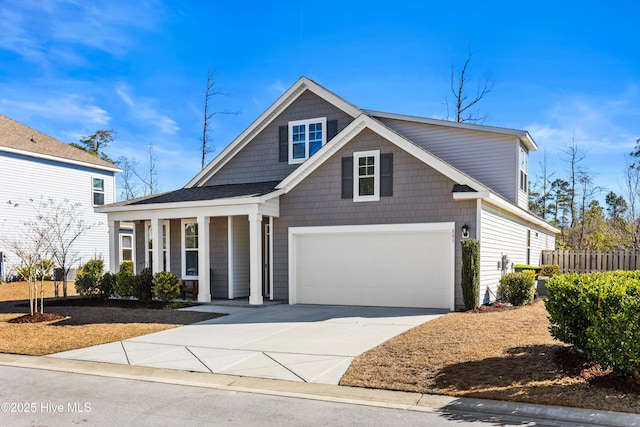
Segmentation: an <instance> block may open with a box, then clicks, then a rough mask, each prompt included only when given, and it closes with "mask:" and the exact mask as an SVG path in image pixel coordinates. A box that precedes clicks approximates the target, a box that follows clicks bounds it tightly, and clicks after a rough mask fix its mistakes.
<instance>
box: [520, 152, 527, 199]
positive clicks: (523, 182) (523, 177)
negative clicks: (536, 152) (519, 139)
mask: <svg viewBox="0 0 640 427" xmlns="http://www.w3.org/2000/svg"><path fill="white" fill-rule="evenodd" d="M520 191H524V192H525V193H526V192H528V191H529V153H527V150H525V149H524V148H522V147H520Z"/></svg>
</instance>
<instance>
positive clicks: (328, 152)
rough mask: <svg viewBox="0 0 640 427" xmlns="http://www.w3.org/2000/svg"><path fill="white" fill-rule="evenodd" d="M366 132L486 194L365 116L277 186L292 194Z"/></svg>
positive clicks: (449, 168)
mask: <svg viewBox="0 0 640 427" xmlns="http://www.w3.org/2000/svg"><path fill="white" fill-rule="evenodd" d="M365 128H368V129H370V130H372V131H373V132H375V133H377V134H378V135H380V136H381V137H383V138H385V139H386V140H388V141H390V142H391V143H393V144H394V145H396V146H398V147H399V148H400V149H402V150H404V151H406V152H407V153H409V154H411V155H412V156H414V157H416V158H417V159H418V160H421V161H422V162H424V163H425V164H427V165H428V166H430V167H432V168H433V169H435V170H437V171H438V172H440V173H441V174H443V175H445V176H447V177H448V178H449V179H451V180H452V181H454V182H456V183H457V184H465V185H469V186H470V187H473V188H475V189H477V190H479V191H484V190H486V188H485V187H484V186H483V185H482V184H480V183H479V182H478V181H476V180H474V179H473V178H471V177H469V176H468V175H465V174H464V173H462V172H460V171H459V170H458V169H456V168H454V167H453V166H451V165H449V164H448V163H446V162H444V161H443V160H441V159H439V158H438V157H436V156H434V155H433V154H431V153H429V152H428V151H426V150H425V149H424V148H422V147H420V146H418V145H416V144H414V143H413V142H411V141H409V140H407V139H406V138H404V137H403V136H401V135H399V134H398V133H396V132H394V131H392V130H391V129H389V128H388V127H387V126H385V125H383V124H382V123H380V122H378V121H377V120H375V119H372V118H371V117H369V116H368V115H366V114H361V115H360V116H358V117H357V118H356V119H355V120H354V121H353V122H351V123H350V124H349V126H347V127H346V128H344V129H343V130H342V132H340V133H339V134H338V135H336V136H335V137H334V138H333V139H332V140H331V142H329V143H328V144H326V145H325V146H324V147H322V148H321V149H320V150H319V151H318V152H317V153H316V154H315V155H314V156H312V157H310V158H309V159H308V160H307V161H305V162H304V163H303V164H302V165H300V166H299V167H298V168H297V169H296V170H295V171H293V172H292V173H291V174H290V175H289V176H287V177H286V178H285V179H284V180H282V181H281V182H280V184H278V185H277V186H276V188H277V189H282V190H284V191H285V193H286V192H289V191H290V190H291V189H292V188H293V187H295V186H296V185H298V184H299V183H300V182H301V181H302V180H303V179H305V178H306V177H307V176H309V175H310V174H311V173H312V172H313V171H315V170H316V169H317V168H318V167H319V166H320V165H322V164H323V163H324V162H325V161H326V160H327V159H329V158H330V157H331V156H333V155H334V154H335V153H336V152H338V150H340V149H341V148H342V147H344V146H345V145H346V144H347V143H348V142H349V141H351V140H352V139H353V138H354V137H355V136H356V135H358V134H359V133H360V132H361V131H362V130H364V129H365Z"/></svg>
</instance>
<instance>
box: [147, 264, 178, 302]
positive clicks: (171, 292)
mask: <svg viewBox="0 0 640 427" xmlns="http://www.w3.org/2000/svg"><path fill="white" fill-rule="evenodd" d="M153 295H154V296H155V297H156V298H158V299H159V300H161V301H164V302H169V301H173V300H174V299H176V298H177V297H178V295H180V279H178V276H176V275H175V274H173V273H171V272H168V271H161V272H159V273H156V275H155V276H154V277H153Z"/></svg>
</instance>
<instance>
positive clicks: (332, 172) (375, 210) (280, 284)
mask: <svg viewBox="0 0 640 427" xmlns="http://www.w3.org/2000/svg"><path fill="white" fill-rule="evenodd" d="M377 149H379V150H380V152H381V153H393V162H394V165H393V170H394V176H393V196H391V197H381V198H380V200H379V201H377V202H360V203H354V202H353V200H352V199H342V194H341V166H342V157H345V156H351V155H353V153H354V151H364V150H377ZM454 184H456V183H455V182H453V181H451V180H450V179H449V178H447V177H445V176H444V175H442V174H440V173H439V172H437V171H435V170H434V169H432V168H431V167H429V166H427V165H425V164H424V163H422V162H421V161H419V160H417V159H416V158H415V157H413V156H411V155H409V154H408V153H406V152H405V151H403V150H401V149H399V148H397V147H396V146H395V145H393V144H391V143H390V142H388V141H386V140H385V139H384V138H382V137H380V136H378V135H377V134H375V133H374V132H372V131H369V130H365V131H363V132H361V133H360V134H359V135H358V136H356V137H355V138H354V139H353V141H351V142H350V143H349V144H347V145H346V146H345V147H343V148H342V149H341V150H340V151H338V152H337V153H336V154H335V155H334V156H333V157H332V158H330V159H328V160H327V161H326V162H325V163H324V164H323V165H322V167H321V168H319V169H317V170H316V171H314V172H313V173H312V174H311V175H310V176H309V177H307V178H306V179H305V180H304V181H302V182H301V183H300V184H299V185H298V186H297V187H296V188H294V189H293V190H292V191H290V192H289V193H288V194H286V195H284V196H281V198H280V217H279V218H275V219H274V297H275V299H287V298H288V286H289V282H288V280H289V279H288V228H289V227H301V226H328V225H362V224H400V223H429V222H450V221H455V222H456V227H455V229H456V247H455V252H456V255H455V257H456V262H455V265H456V266H455V270H456V272H455V278H456V279H455V281H456V306H461V305H462V295H461V288H460V266H461V262H460V244H459V243H458V242H459V241H460V238H461V236H460V227H461V226H462V224H464V223H467V224H468V225H469V226H470V227H471V229H472V230H475V227H476V203H475V201H458V202H456V201H454V200H453V198H452V195H451V190H452V188H453V185H454Z"/></svg>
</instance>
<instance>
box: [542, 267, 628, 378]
mask: <svg viewBox="0 0 640 427" xmlns="http://www.w3.org/2000/svg"><path fill="white" fill-rule="evenodd" d="M547 288H548V289H549V295H548V297H547V300H546V301H545V305H546V308H547V311H548V312H549V319H550V321H551V326H550V328H549V329H550V332H551V335H552V336H553V337H554V338H556V339H558V340H560V341H562V342H565V343H567V344H571V345H573V346H574V348H575V349H576V350H579V351H581V352H582V353H583V354H584V355H585V356H586V357H588V358H589V359H591V360H593V361H595V362H598V363H599V364H600V365H601V366H602V367H603V368H605V369H606V368H611V369H612V370H613V372H614V373H615V374H616V375H632V374H635V375H638V374H639V373H640V271H615V272H607V273H589V274H575V273H570V274H565V275H562V276H556V277H553V278H552V279H550V280H549V281H547Z"/></svg>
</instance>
